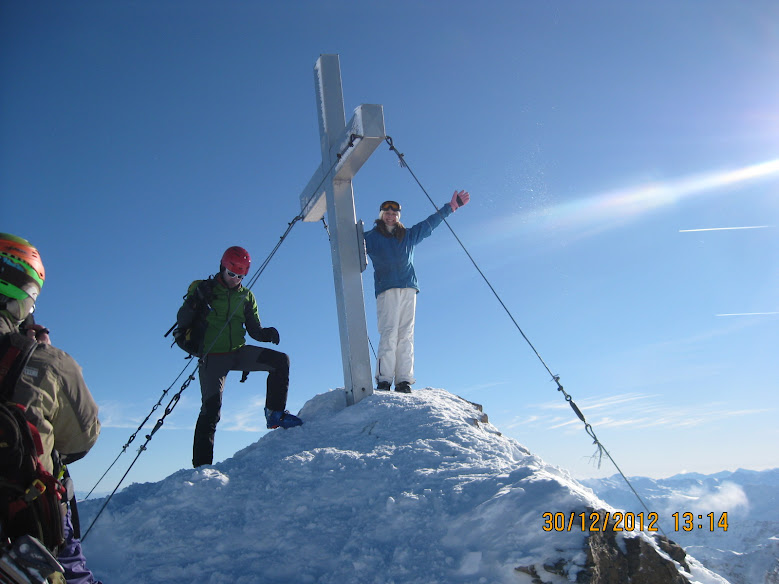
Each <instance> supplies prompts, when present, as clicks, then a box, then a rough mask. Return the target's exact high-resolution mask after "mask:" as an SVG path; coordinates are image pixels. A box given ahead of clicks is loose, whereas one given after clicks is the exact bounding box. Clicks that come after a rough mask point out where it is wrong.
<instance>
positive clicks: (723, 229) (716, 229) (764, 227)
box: [679, 225, 771, 233]
mask: <svg viewBox="0 0 779 584" xmlns="http://www.w3.org/2000/svg"><path fill="white" fill-rule="evenodd" d="M767 227H771V225H745V226H743V227H704V228H702V229H680V230H679V233H695V232H698V231H731V230H734V229H766V228H767Z"/></svg>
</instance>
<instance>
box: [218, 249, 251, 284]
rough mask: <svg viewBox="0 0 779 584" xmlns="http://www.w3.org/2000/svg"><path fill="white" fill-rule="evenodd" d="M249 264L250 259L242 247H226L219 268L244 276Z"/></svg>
mask: <svg viewBox="0 0 779 584" xmlns="http://www.w3.org/2000/svg"><path fill="white" fill-rule="evenodd" d="M251 263H252V258H251V257H250V256H249V252H248V251H246V250H245V249H244V248H242V247H238V246H237V245H234V246H233V247H228V248H227V250H226V251H225V252H224V255H222V263H221V267H222V268H224V269H226V270H230V271H231V272H234V273H236V274H240V275H242V276H245V275H246V274H248V273H249V266H250V265H251Z"/></svg>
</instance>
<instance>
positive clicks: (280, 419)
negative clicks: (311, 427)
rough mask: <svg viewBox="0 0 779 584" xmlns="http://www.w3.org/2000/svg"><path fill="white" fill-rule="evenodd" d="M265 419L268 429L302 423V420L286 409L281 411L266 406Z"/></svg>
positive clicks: (292, 426) (289, 426)
mask: <svg viewBox="0 0 779 584" xmlns="http://www.w3.org/2000/svg"><path fill="white" fill-rule="evenodd" d="M265 421H266V422H267V427H268V429H269V430H273V429H275V428H285V429H286V428H294V427H295V426H300V425H301V424H302V423H303V420H301V419H300V418H298V417H297V416H293V415H292V414H290V413H289V412H288V411H287V410H284V411H283V412H281V411H278V410H275V411H274V410H269V409H268V408H265Z"/></svg>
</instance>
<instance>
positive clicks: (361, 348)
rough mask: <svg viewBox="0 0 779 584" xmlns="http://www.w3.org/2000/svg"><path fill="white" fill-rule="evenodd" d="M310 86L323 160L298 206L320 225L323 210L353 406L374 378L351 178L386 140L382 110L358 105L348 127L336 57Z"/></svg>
mask: <svg viewBox="0 0 779 584" xmlns="http://www.w3.org/2000/svg"><path fill="white" fill-rule="evenodd" d="M314 83H315V89H316V101H317V112H318V116H319V137H320V146H321V149H322V162H321V164H320V166H319V167H318V168H317V169H316V171H314V174H313V175H312V177H311V180H309V181H308V184H307V185H306V187H305V188H304V189H303V192H302V193H301V195H300V207H301V210H302V213H301V214H302V216H303V221H319V220H320V219H322V218H323V217H324V214H325V211H327V217H328V220H329V222H330V252H331V255H332V258H333V279H334V282H335V299H336V306H337V309H338V330H339V333H340V337H341V360H342V362H343V371H344V389H345V391H346V403H347V405H354V404H356V403H357V402H359V401H360V400H361V399H362V398H364V397H367V396H369V395H371V394H372V393H373V379H372V377H371V360H370V353H369V350H368V327H367V324H366V320H365V300H364V298H363V287H362V272H363V270H365V267H366V265H367V259H366V257H365V243H364V241H363V226H362V222H359V223H358V222H357V220H356V215H355V210H354V191H353V189H352V178H354V175H355V174H357V171H358V170H359V169H360V168H361V167H362V165H363V164H365V162H366V161H367V160H368V158H369V157H370V155H371V154H372V153H373V151H374V150H376V148H377V147H378V146H379V144H380V143H381V142H382V141H383V140H384V139H385V138H386V136H385V134H384V109H383V108H382V106H380V105H365V104H363V105H360V106H359V107H358V108H357V109H356V110H355V111H354V115H353V116H352V119H351V120H350V121H349V123H348V124H347V123H346V116H345V115H344V100H343V90H342V88H341V65H340V62H339V58H338V55H321V56H320V57H319V59H318V60H317V62H316V65H315V66H314Z"/></svg>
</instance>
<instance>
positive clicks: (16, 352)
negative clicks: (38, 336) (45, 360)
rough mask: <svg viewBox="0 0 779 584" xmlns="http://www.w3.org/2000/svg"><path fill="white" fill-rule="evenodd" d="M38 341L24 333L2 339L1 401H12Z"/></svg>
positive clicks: (0, 356)
mask: <svg viewBox="0 0 779 584" xmlns="http://www.w3.org/2000/svg"><path fill="white" fill-rule="evenodd" d="M37 346H38V341H36V340H35V339H30V338H27V337H26V336H25V335H23V334H22V333H18V332H13V333H8V334H6V335H4V336H3V338H2V339H0V399H2V400H3V401H6V400H9V399H11V397H12V396H13V392H14V388H15V387H16V383H17V382H18V381H19V378H20V377H21V376H22V372H23V371H24V368H25V367H26V366H27V362H28V361H29V360H30V357H31V356H32V353H33V351H34V350H35V348H36V347H37Z"/></svg>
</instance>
